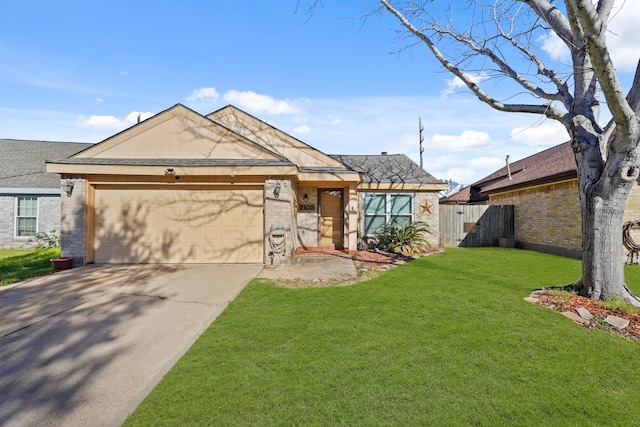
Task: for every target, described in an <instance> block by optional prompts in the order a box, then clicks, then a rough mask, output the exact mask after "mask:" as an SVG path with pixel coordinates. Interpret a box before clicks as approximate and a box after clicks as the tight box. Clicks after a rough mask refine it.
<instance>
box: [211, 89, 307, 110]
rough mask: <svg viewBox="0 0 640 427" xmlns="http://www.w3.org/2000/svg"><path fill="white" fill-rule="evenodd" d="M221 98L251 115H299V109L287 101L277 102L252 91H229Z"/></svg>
mask: <svg viewBox="0 0 640 427" xmlns="http://www.w3.org/2000/svg"><path fill="white" fill-rule="evenodd" d="M223 98H224V100H225V101H226V102H228V103H230V104H233V105H236V106H237V107H238V108H241V109H244V110H247V111H249V112H251V113H257V114H259V113H262V114H274V115H281V114H299V113H300V109H299V108H298V107H296V106H295V105H293V103H292V102H291V101H289V100H278V99H275V98H272V97H270V96H268V95H262V94H259V93H255V92H252V91H244V92H239V91H236V90H230V91H228V92H226V93H225V94H224V96H223Z"/></svg>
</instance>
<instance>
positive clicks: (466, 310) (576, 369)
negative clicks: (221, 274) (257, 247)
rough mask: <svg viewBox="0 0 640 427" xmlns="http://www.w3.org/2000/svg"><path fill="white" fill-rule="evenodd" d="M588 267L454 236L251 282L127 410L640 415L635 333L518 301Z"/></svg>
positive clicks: (149, 415)
mask: <svg viewBox="0 0 640 427" xmlns="http://www.w3.org/2000/svg"><path fill="white" fill-rule="evenodd" d="M579 274H580V264H579V262H577V261H575V260H571V259H567V258H561V257H554V256H550V255H545V254H540V253H534V252H527V251H520V250H508V249H498V248H486V249H463V248H455V249H450V250H447V251H446V252H445V253H444V254H439V255H434V256H430V257H425V258H421V259H418V260H415V261H412V262H410V263H408V264H406V265H403V266H401V267H398V268H395V269H392V270H390V271H388V272H386V273H384V274H382V275H380V276H378V277H376V278H374V279H372V280H369V281H366V282H362V283H359V284H356V285H353V286H336V287H330V288H311V289H286V288H279V287H275V286H272V285H270V284H268V283H264V282H260V281H253V282H252V283H251V284H249V286H247V288H245V290H244V291H243V292H242V293H241V294H240V295H239V296H238V298H236V300H235V301H234V302H233V303H231V304H230V305H229V307H228V308H227V309H226V310H225V311H224V312H223V313H222V315H221V316H219V318H218V319H217V320H216V321H215V322H214V323H213V324H212V325H211V326H210V327H209V329H208V330H207V331H206V332H205V333H204V334H203V335H202V336H201V337H200V339H199V340H198V341H197V342H196V343H195V344H194V345H193V347H192V348H191V349H190V350H189V351H188V352H187V354H186V355H185V356H184V357H183V358H182V359H181V360H180V361H179V362H178V363H177V364H176V366H175V367H174V368H173V369H172V370H171V371H170V372H169V373H168V374H167V375H166V376H165V378H164V379H163V380H162V381H161V383H160V384H159V385H158V386H157V387H156V388H155V390H154V391H153V392H152V393H151V394H150V395H149V396H148V397H147V399H146V400H145V401H144V402H143V403H142V404H141V405H140V406H139V407H138V408H137V410H136V411H135V412H134V413H133V414H132V415H131V416H130V418H129V419H128V420H127V422H126V425H128V426H137V425H145V426H176V425H189V426H193V425H196V426H198V425H202V426H213V425H215V426H265V425H266V426H269V425H273V426H276V425H277V426H280V425H286V426H289V425H290V426H298V425H305V426H306V425H312V426H327V425H345V426H347V425H348V426H353V425H366V426H369V425H376V426H377V425H397V426H410V425H413V426H414V425H433V426H442V425H444V426H449V425H450V426H458V425H474V426H496V425H505V426H518V425H523V426H524V425H526V426H530V425H543V426H566V425H576V426H577V425H580V426H591V425H607V426H610V425H621V426H622V425H625V426H626V425H639V424H640V403H639V402H640V370H639V369H638V368H637V366H636V365H637V364H636V363H635V361H637V360H638V357H640V344H639V343H635V342H631V341H629V340H626V339H624V338H622V337H620V336H617V335H614V334H610V333H607V332H604V331H593V330H587V329H584V328H581V327H579V326H577V325H576V324H574V323H573V322H572V321H570V320H569V319H566V318H564V317H563V316H561V315H560V314H558V313H556V312H554V311H552V310H549V309H546V308H543V307H540V306H536V305H533V304H530V303H528V302H525V301H524V300H523V297H525V296H528V295H529V293H530V292H531V291H532V290H533V289H535V288H542V287H545V286H554V285H563V284H567V283H570V282H572V281H574V280H576V279H577V278H578V277H579ZM628 277H629V282H630V283H629V285H630V287H631V288H632V289H635V290H636V291H638V290H639V289H640V281H639V280H638V279H640V274H639V273H638V272H637V271H634V270H629V275H628Z"/></svg>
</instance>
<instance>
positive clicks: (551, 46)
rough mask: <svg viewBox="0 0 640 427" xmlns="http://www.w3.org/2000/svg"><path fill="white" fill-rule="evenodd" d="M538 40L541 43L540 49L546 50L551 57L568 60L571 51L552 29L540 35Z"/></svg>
mask: <svg viewBox="0 0 640 427" xmlns="http://www.w3.org/2000/svg"><path fill="white" fill-rule="evenodd" d="M538 42H540V43H541V44H542V46H541V47H542V50H544V51H546V52H547V53H548V54H549V56H551V58H552V59H555V60H558V61H570V60H571V52H570V51H569V48H568V47H567V45H566V44H564V42H563V41H562V40H561V39H560V37H558V35H557V34H556V33H554V32H553V31H549V32H548V33H547V34H545V35H543V36H540V37H539V38H538Z"/></svg>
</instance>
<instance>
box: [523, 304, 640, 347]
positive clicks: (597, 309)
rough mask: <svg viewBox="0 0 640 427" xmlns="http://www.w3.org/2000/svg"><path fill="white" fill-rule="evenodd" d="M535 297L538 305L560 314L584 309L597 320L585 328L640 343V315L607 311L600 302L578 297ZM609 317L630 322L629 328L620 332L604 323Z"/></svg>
mask: <svg viewBox="0 0 640 427" xmlns="http://www.w3.org/2000/svg"><path fill="white" fill-rule="evenodd" d="M535 297H536V298H538V302H537V304H538V305H541V306H544V307H547V308H550V309H552V310H555V311H557V312H560V313H562V312H566V311H569V312H573V313H576V309H577V308H580V307H583V308H585V309H587V310H589V313H591V314H593V315H594V316H595V318H594V319H592V320H591V321H590V322H588V323H584V324H583V326H584V327H585V328H588V329H605V330H608V331H610V332H615V333H618V334H621V335H623V336H625V337H628V338H630V339H632V340H634V341H640V314H632V313H624V312H622V311H619V310H611V309H607V308H605V307H603V306H601V305H600V304H599V303H598V301H594V300H592V299H590V298H586V297H581V296H578V295H566V296H554V295H546V294H544V293H541V294H537V295H535ZM607 316H618V317H622V318H624V319H627V320H629V326H627V327H626V328H624V329H621V330H618V329H616V328H614V327H613V326H610V325H608V324H605V323H604V322H603V321H602V320H604V319H605V318H606V317H607Z"/></svg>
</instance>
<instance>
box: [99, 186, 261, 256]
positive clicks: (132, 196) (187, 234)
mask: <svg viewBox="0 0 640 427" xmlns="http://www.w3.org/2000/svg"><path fill="white" fill-rule="evenodd" d="M95 199H96V210H95V221H94V224H95V229H94V259H95V262H97V263H138V262H139V263H216V262H220V263H221V262H262V261H263V245H262V238H263V211H262V200H263V191H262V189H261V188H252V189H246V188H245V189H224V190H201V189H197V190H194V189H189V188H181V189H176V188H172V189H148V188H145V189H141V188H137V189H136V188H100V187H98V188H97V189H96V193H95Z"/></svg>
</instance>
